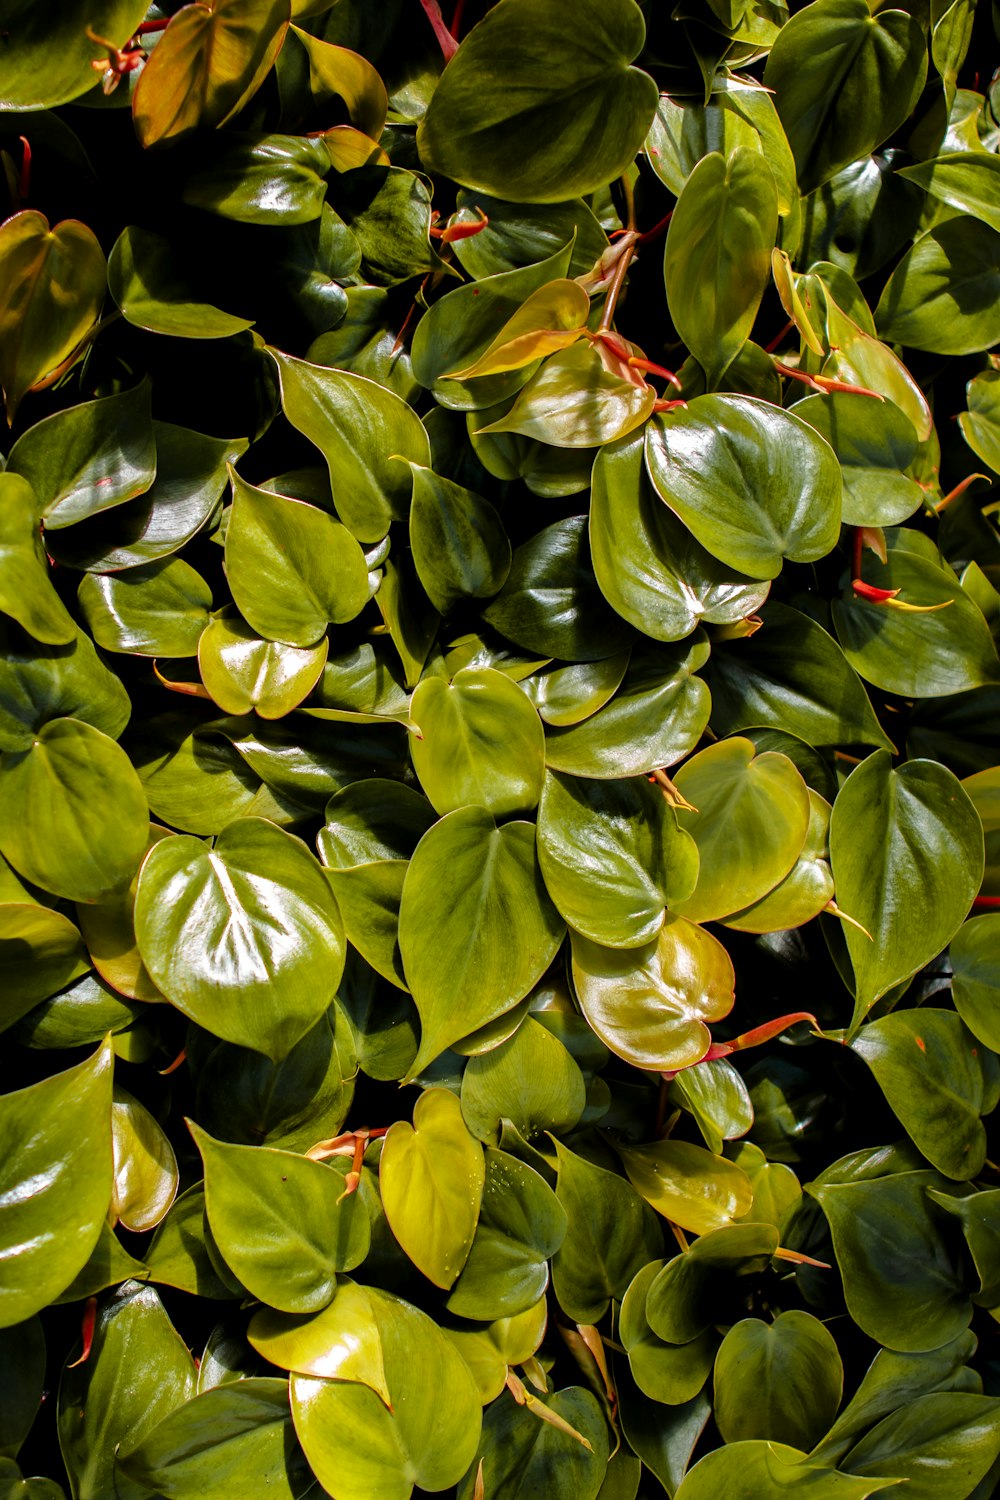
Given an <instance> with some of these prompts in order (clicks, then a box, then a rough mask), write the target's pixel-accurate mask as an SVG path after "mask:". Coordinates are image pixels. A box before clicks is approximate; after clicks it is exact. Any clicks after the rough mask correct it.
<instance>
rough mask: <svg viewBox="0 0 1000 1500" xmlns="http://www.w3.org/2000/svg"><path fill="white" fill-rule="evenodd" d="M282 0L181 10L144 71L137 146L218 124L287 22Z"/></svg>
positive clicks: (248, 86)
mask: <svg viewBox="0 0 1000 1500" xmlns="http://www.w3.org/2000/svg"><path fill="white" fill-rule="evenodd" d="M288 18H289V4H288V0H215V3H214V4H213V5H212V6H211V8H207V7H205V6H200V5H199V6H193V7H186V6H185V7H184V9H183V12H182V13H181V14H180V15H179V16H178V18H177V19H176V20H172V21H171V24H170V26H169V27H168V28H167V34H166V35H165V36H164V37H163V39H162V40H161V41H160V43H159V45H158V46H157V48H156V50H155V51H154V53H153V55H152V57H151V58H150V60H149V62H148V63H147V65H146V68H145V69H144V70H143V75H142V78H141V80H140V87H139V88H137V89H136V93H135V98H134V101H133V106H132V108H133V114H134V116H135V126H136V131H137V133H138V136H139V139H140V141H141V142H142V144H143V145H144V146H152V145H155V144H156V142H157V141H176V140H180V139H182V138H183V137H185V136H187V135H190V134H191V132H192V131H193V130H196V129H198V128H202V129H204V128H206V127H207V128H209V129H210V128H212V127H213V126H216V125H224V124H225V122H226V121H227V120H228V119H230V118H231V117H232V116H233V115H235V114H237V113H238V112H239V111H240V110H241V109H242V108H243V106H244V104H246V103H247V101H248V100H249V99H251V98H252V97H253V95H254V94H255V93H256V92H257V89H258V88H259V87H260V85H261V84H262V83H263V81H264V78H265V77H266V75H267V74H268V72H269V71H270V69H271V66H272V64H273V62H274V59H275V58H276V57H277V55H278V51H279V49H280V47H281V44H282V42H283V41H284V38H285V31H286V28H287V26H288Z"/></svg>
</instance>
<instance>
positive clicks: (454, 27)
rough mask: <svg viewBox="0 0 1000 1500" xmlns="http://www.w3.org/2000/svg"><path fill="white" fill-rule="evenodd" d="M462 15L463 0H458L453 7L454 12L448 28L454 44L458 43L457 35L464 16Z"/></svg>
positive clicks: (463, 8)
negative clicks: (454, 41)
mask: <svg viewBox="0 0 1000 1500" xmlns="http://www.w3.org/2000/svg"><path fill="white" fill-rule="evenodd" d="M464 14H465V0H458V4H457V5H456V6H455V10H454V13H453V15H452V18H451V25H450V26H449V27H448V30H449V31H450V32H451V34H452V36H453V37H454V38H455V40H456V42H457V41H458V33H459V32H460V31H461V29H462V17H463V16H464Z"/></svg>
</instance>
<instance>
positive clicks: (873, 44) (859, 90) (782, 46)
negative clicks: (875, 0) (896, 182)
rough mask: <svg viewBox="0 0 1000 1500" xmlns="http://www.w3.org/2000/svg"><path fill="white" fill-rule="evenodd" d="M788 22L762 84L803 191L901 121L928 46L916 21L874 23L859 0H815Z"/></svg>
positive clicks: (893, 14)
mask: <svg viewBox="0 0 1000 1500" xmlns="http://www.w3.org/2000/svg"><path fill="white" fill-rule="evenodd" d="M793 19H794V21H795V25H794V26H792V25H789V26H788V27H787V28H786V29H783V30H782V31H781V33H780V34H779V36H778V40H777V41H776V43H775V45H774V47H773V48H772V49H771V53H770V56H769V57H768V60H767V68H766V69H765V73H764V79H765V83H766V84H767V87H768V88H772V89H774V91H775V104H776V107H777V110H778V114H779V115H780V117H781V123H782V125H783V126H784V127H785V131H786V134H787V136H788V140H789V143H790V145H791V148H792V152H793V154H794V156H795V168H796V171H797V173H798V180H799V189H800V191H801V192H803V193H807V192H810V191H811V190H812V189H813V188H815V187H819V186H820V185H821V184H822V183H824V182H826V181H828V180H829V178H831V177H832V176H834V174H835V173H836V172H839V171H840V169H841V167H846V166H848V165H849V164H850V163H851V162H853V161H856V160H857V158H858V157H860V156H866V155H867V154H868V153H869V152H870V151H872V150H874V148H875V147H876V146H878V145H880V144H881V142H882V141H884V140H885V139H886V138H887V137H888V136H890V135H892V133H893V131H894V130H895V129H896V128H897V126H899V125H901V124H902V122H903V121H904V120H905V119H906V117H907V115H908V114H909V113H910V110H911V109H912V108H913V105H914V103H915V102H916V99H917V96H918V95H919V93H920V90H921V89H922V88H923V85H924V79H925V78H926V76H927V43H926V40H925V37H924V30H923V26H922V25H921V24H920V22H919V21H918V20H917V18H916V17H915V16H911V15H910V14H909V13H908V12H907V11H902V10H887V11H881V12H880V13H879V14H878V15H877V16H876V17H874V18H873V16H872V13H871V11H870V10H869V9H868V6H867V5H866V4H865V0H816V3H815V4H813V5H810V6H809V7H808V8H807V9H806V10H804V11H802V12H800V13H799V14H797V15H796V16H795V17H793Z"/></svg>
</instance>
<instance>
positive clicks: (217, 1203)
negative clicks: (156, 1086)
mask: <svg viewBox="0 0 1000 1500" xmlns="http://www.w3.org/2000/svg"><path fill="white" fill-rule="evenodd" d="M188 1128H189V1129H190V1131H191V1134H192V1135H193V1136H194V1140H195V1144H196V1145H197V1147H198V1150H199V1151H200V1152H201V1159H202V1161H203V1162H204V1165H205V1209H206V1212H207V1214H208V1222H209V1224H210V1226H211V1229H212V1235H213V1237H214V1239H215V1243H216V1244H217V1245H218V1247H219V1250H220V1252H221V1254H222V1255H223V1256H224V1258H225V1261H226V1264H227V1265H228V1266H229V1268H230V1270H231V1271H232V1272H233V1274H234V1275H235V1276H237V1277H238V1278H239V1280H240V1281H241V1282H242V1283H243V1285H244V1286H245V1287H246V1288H247V1291H248V1292H250V1293H251V1295H252V1296H254V1297H257V1298H259V1299H260V1301H262V1302H264V1303H266V1304H267V1305H268V1306H269V1307H275V1308H277V1309H278V1310H279V1311H281V1312H290V1313H307V1312H318V1311H319V1310H320V1309H321V1308H323V1307H325V1306H326V1305H327V1303H329V1302H330V1301H332V1299H333V1297H334V1294H335V1292H336V1290H337V1272H338V1271H351V1270H353V1269H354V1267H355V1266H359V1265H360V1264H361V1262H362V1261H363V1260H364V1258H365V1256H366V1255H367V1253H368V1247H369V1243H370V1240H371V1227H370V1224H369V1221H368V1214H367V1210H366V1208H365V1205H364V1203H363V1202H362V1201H361V1198H360V1195H359V1194H358V1193H350V1194H348V1196H347V1197H344V1198H343V1202H341V1201H340V1199H341V1197H342V1196H343V1193H344V1172H345V1171H346V1165H347V1164H346V1163H345V1164H344V1171H337V1170H336V1167H334V1166H327V1165H326V1164H325V1163H324V1162H319V1161H310V1160H309V1159H308V1158H307V1157H304V1156H297V1155H296V1154H295V1153H294V1152H291V1151H276V1150H274V1149H273V1148H272V1147H270V1146H230V1145H225V1144H224V1143H223V1142H222V1141H216V1140H213V1139H212V1137H211V1136H210V1135H208V1134H207V1132H206V1131H204V1130H201V1129H200V1128H199V1127H198V1126H197V1125H195V1123H194V1122H193V1121H189V1122H188Z"/></svg>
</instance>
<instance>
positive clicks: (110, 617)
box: [77, 557, 212, 657]
mask: <svg viewBox="0 0 1000 1500" xmlns="http://www.w3.org/2000/svg"><path fill="white" fill-rule="evenodd" d="M77 597H78V599H79V601H80V608H81V610H82V612H83V617H84V619H85V620H86V622H87V626H88V628H89V630H90V633H91V635H92V636H93V637H94V640H95V641H96V642H97V644H98V645H99V646H103V647H104V649H105V650H106V651H129V652H133V653H134V654H136V655H137V656H170V657H184V656H194V655H195V653H196V652H197V650H198V642H199V640H200V639H201V634H202V631H203V630H204V629H205V627H206V626H207V624H208V620H209V611H210V610H211V608H212V591H211V589H210V588H209V586H208V584H207V583H206V582H205V580H204V578H202V576H201V574H200V573H198V572H196V571H195V569H194V568H192V566H191V564H190V563H187V562H185V561H184V559H183V558H181V557H165V558H162V559H161V560H160V561H159V562H153V563H148V564H147V565H146V566H145V567H142V568H128V569H127V570H126V571H125V572H123V573H88V574H86V576H85V577H84V579H83V582H82V583H81V584H80V589H79V593H78V595H77Z"/></svg>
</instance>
